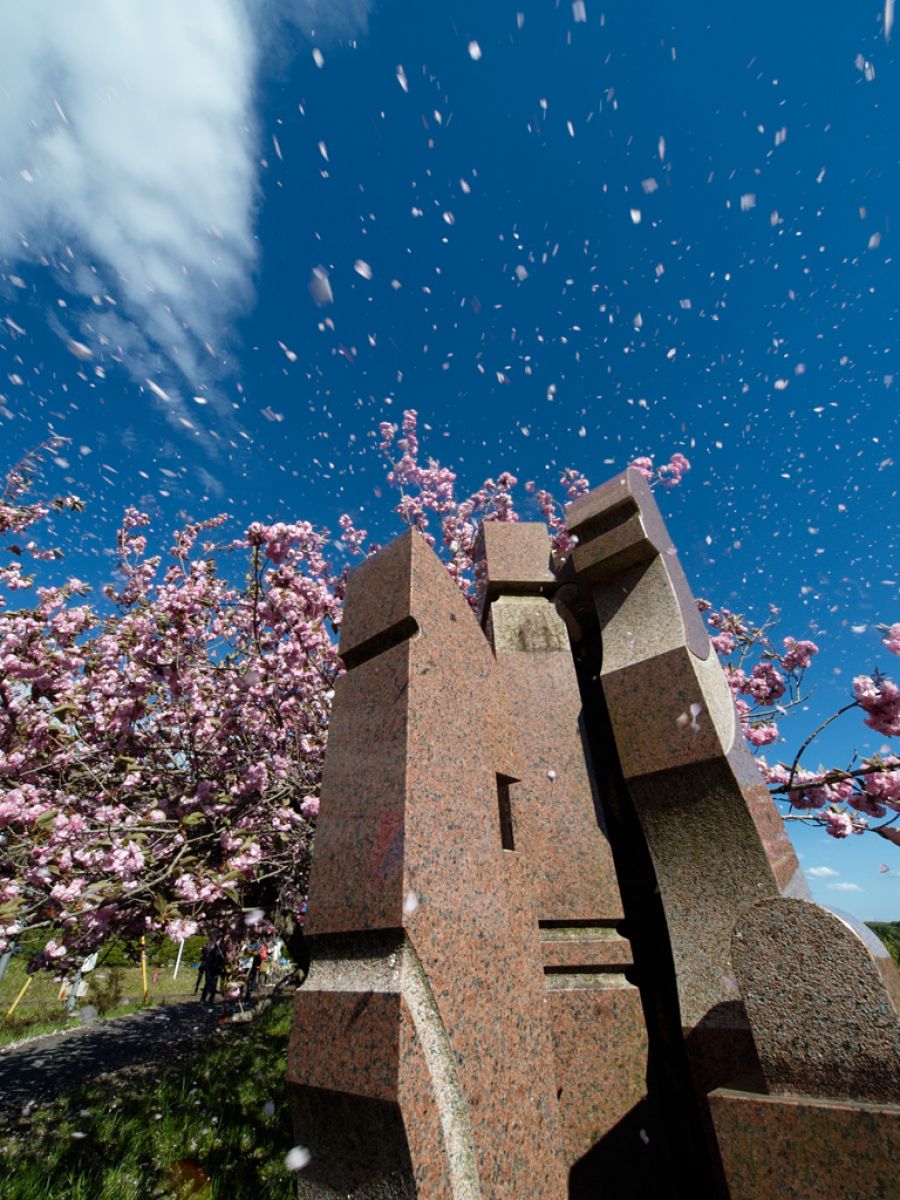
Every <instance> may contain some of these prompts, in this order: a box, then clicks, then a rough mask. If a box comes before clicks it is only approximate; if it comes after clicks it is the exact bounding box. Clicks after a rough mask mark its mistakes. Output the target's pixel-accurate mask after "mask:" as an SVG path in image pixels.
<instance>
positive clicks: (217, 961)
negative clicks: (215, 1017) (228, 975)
mask: <svg viewBox="0 0 900 1200" xmlns="http://www.w3.org/2000/svg"><path fill="white" fill-rule="evenodd" d="M224 972H225V955H224V954H223V953H222V948H221V946H220V945H219V943H218V941H214V942H213V943H212V945H211V946H210V948H209V953H208V954H207V956H206V964H205V975H206V978H205V981H204V984H203V991H202V992H201V993H200V1003H201V1004H205V1003H206V1002H207V997H208V998H209V1003H210V1004H213V1003H214V1002H215V999H216V992H217V990H218V987H219V978H220V977H221V976H222V975H223V974H224Z"/></svg>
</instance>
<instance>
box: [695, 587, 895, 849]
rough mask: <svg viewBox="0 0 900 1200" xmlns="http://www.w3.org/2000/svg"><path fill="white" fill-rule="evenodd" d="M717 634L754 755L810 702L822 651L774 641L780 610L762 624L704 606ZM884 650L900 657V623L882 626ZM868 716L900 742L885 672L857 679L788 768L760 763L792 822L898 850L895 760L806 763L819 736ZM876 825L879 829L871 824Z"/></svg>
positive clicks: (881, 757)
mask: <svg viewBox="0 0 900 1200" xmlns="http://www.w3.org/2000/svg"><path fill="white" fill-rule="evenodd" d="M698 603H699V607H700V610H701V612H704V613H705V614H706V619H707V621H708V623H709V625H710V627H711V630H712V644H713V647H714V648H715V650H716V652H717V653H718V655H719V658H720V659H721V661H722V663H723V666H724V668H725V677H726V679H727V681H728V685H729V687H730V688H731V691H732V694H733V696H734V701H735V705H736V707H737V711H738V717H739V719H740V722H741V728H742V730H743V733H744V736H745V738H746V739H747V741H748V742H749V744H750V746H751V747H752V748H753V749H754V751H758V750H759V749H761V748H762V747H763V746H769V745H772V744H773V743H775V742H776V741H779V740H781V728H780V724H779V723H780V721H781V719H782V718H783V717H786V716H787V715H788V712H789V710H790V709H792V708H795V707H796V706H797V705H799V704H801V703H803V702H804V700H805V699H806V695H805V693H804V690H803V685H804V675H805V673H806V670H807V668H808V667H809V666H810V664H811V662H812V660H813V658H814V657H815V655H816V654H818V652H819V647H818V646H817V645H816V643H815V642H812V641H808V640H799V641H798V640H797V639H796V638H793V637H785V638H783V639H782V642H781V646H780V647H779V646H777V645H776V644H775V641H774V639H773V637H772V636H771V633H772V629H773V627H774V626H775V625H776V624H777V622H778V618H779V614H778V610H777V609H775V608H773V609H771V610H770V614H769V616H768V618H767V619H766V620H765V621H764V622H763V623H762V624H761V625H754V624H753V623H752V622H750V621H748V620H747V619H746V618H745V617H744V616H743V615H741V614H739V613H732V612H730V611H729V610H728V609H726V608H723V609H719V610H716V609H714V608H713V607H712V605H711V604H710V603H709V601H707V600H700V601H699V602H698ZM881 632H882V633H883V635H884V636H883V638H882V644H883V645H884V646H885V648H886V649H887V650H889V651H890V652H891V653H893V654H900V624H895V625H891V626H883V627H881ZM854 711H855V712H856V713H857V714H858V715H862V717H863V720H864V723H865V724H866V725H867V726H868V728H869V729H872V730H874V731H875V732H876V733H880V734H883V735H884V736H885V737H897V736H900V688H898V687H897V685H896V684H895V683H893V682H892V680H890V679H889V678H888V677H887V676H886V675H884V674H882V673H881V672H879V671H877V670H876V671H873V672H872V673H871V674H866V675H857V676H856V677H855V679H854V680H853V692H852V696H851V698H850V699H849V700H848V702H847V703H846V704H845V705H843V706H842V707H841V708H839V709H838V710H837V711H836V712H834V713H832V714H831V715H830V716H828V717H827V718H826V719H825V720H823V721H822V722H821V723H820V724H819V725H818V726H817V728H816V729H814V730H813V732H812V733H811V734H810V735H809V737H807V738H806V740H805V741H804V742H803V743H802V745H801V746H800V747H799V749H798V750H797V752H796V753H795V754H794V756H793V758H792V759H791V760H790V761H789V762H778V763H769V762H767V760H766V759H765V758H762V757H761V758H759V759H758V765H759V768H760V771H761V772H762V775H763V778H764V779H765V781H766V782H767V783H768V784H769V785H770V787H771V791H772V795H773V796H774V798H775V799H776V800H777V801H778V802H779V803H780V804H781V805H782V806H783V807H784V809H785V817H786V819H787V820H789V821H796V820H802V821H805V822H807V823H811V824H814V825H819V826H822V827H823V828H824V829H825V831H826V832H827V833H828V834H830V836H831V837H834V838H846V837H849V836H850V835H851V834H861V833H866V832H872V833H878V834H879V835H880V836H881V837H884V838H886V839H887V840H888V841H891V842H893V843H894V844H895V845H900V829H897V828H896V822H897V821H898V818H900V770H898V768H900V758H898V757H897V755H895V754H893V753H882V754H876V755H870V756H869V757H867V758H863V759H861V760H858V759H857V757H856V756H854V758H853V760H852V761H851V762H850V763H849V764H848V765H847V766H846V767H826V766H821V765H820V766H819V767H818V769H817V770H810V769H808V768H807V767H804V766H801V763H800V760H801V759H802V758H803V756H804V754H805V753H806V752H807V750H809V749H810V747H811V746H813V744H814V743H815V741H816V740H817V739H818V738H819V737H820V735H821V734H822V733H823V732H824V731H825V729H827V728H828V727H829V726H830V725H831V724H832V723H833V722H835V721H836V720H838V718H840V717H842V716H844V714H846V713H850V712H854ZM873 819H874V820H875V821H878V822H880V824H873Z"/></svg>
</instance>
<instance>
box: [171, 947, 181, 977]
mask: <svg viewBox="0 0 900 1200" xmlns="http://www.w3.org/2000/svg"><path fill="white" fill-rule="evenodd" d="M183 950H184V939H182V940H181V941H180V942H179V944H178V956H177V958H176V959H175V970H174V971H173V972H172V978H173V979H177V978H178V968H179V967H180V966H181V952H182V951H183Z"/></svg>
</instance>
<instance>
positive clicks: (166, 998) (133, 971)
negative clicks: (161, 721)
mask: <svg viewBox="0 0 900 1200" xmlns="http://www.w3.org/2000/svg"><path fill="white" fill-rule="evenodd" d="M24 959H25V955H24V954H22V955H16V956H15V957H14V958H13V960H12V962H11V963H10V964H9V969H8V970H7V972H6V975H5V977H4V979H3V982H2V983H0V1045H5V1044H7V1043H9V1042H15V1041H18V1040H19V1039H21V1038H24V1037H34V1036H36V1035H37V1034H39V1033H49V1032H52V1031H53V1030H55V1029H67V1028H69V1027H70V1026H72V1025H77V1024H79V1021H78V1018H77V1017H76V1018H74V1020H73V1019H70V1018H69V1017H68V1016H67V1013H66V1006H65V1003H63V1002H62V1001H60V999H59V986H60V985H59V983H58V982H56V981H55V980H54V979H53V977H52V976H51V975H48V974H47V973H46V972H44V971H39V972H38V973H37V974H36V975H35V976H34V978H33V979H32V981H31V984H30V985H29V988H28V991H27V992H26V993H25V995H24V997H23V998H22V1000H21V1001H20V1003H19V1005H18V1007H17V1008H16V1011H15V1012H14V1013H13V1015H12V1017H11V1018H10V1019H9V1020H8V1021H7V1020H4V1019H3V1018H4V1017H5V1015H6V1013H7V1011H8V1010H9V1008H10V1006H11V1005H12V1003H13V1001H14V1000H15V998H16V996H17V995H18V994H19V991H20V989H21V987H22V984H23V983H24V982H25V979H26V974H25V962H24ZM119 970H120V971H121V973H122V983H123V991H122V1002H121V1003H120V1004H117V1005H116V1006H115V1007H114V1008H113V1009H112V1010H111V1011H110V1012H109V1013H107V1014H106V1015H107V1016H110V1017H113V1016H116V1017H118V1016H122V1014H123V1013H127V1012H132V1011H133V1010H134V1009H136V1008H140V1007H141V1003H142V995H143V993H142V987H141V968H140V967H139V966H128V967H121V968H119ZM105 973H106V972H105V969H104V968H98V970H97V972H96V975H97V976H98V977H102V976H103V975H104V974H105ZM87 978H88V979H90V976H88V977H87ZM196 979H197V972H196V971H192V970H191V969H190V966H189V965H188V964H187V963H185V962H183V963H182V964H181V967H180V968H179V971H178V978H177V979H174V980H173V979H172V967H171V966H165V967H156V966H153V965H150V966H148V968H147V984H148V990H149V1003H150V1004H177V1003H179V1002H181V1001H183V1000H187V999H189V998H190V997H191V996H192V995H193V991H194V983H195V982H196ZM78 1003H79V1005H83V1004H90V1003H91V999H90V997H89V996H88V997H85V998H84V999H82V1000H80V1001H79V1002H78Z"/></svg>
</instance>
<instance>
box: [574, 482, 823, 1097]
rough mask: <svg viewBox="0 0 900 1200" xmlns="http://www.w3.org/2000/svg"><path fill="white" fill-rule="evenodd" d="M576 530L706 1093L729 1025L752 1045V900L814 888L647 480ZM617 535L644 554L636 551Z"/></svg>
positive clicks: (610, 498) (581, 513) (583, 512)
mask: <svg viewBox="0 0 900 1200" xmlns="http://www.w3.org/2000/svg"><path fill="white" fill-rule="evenodd" d="M570 521H571V523H572V526H573V527H574V530H575V532H576V533H578V535H579V537H580V538H581V544H580V546H579V547H578V551H577V552H576V555H575V567H576V573H577V575H578V578H579V579H580V581H581V582H582V584H583V585H584V586H586V587H588V588H590V590H591V592H592V596H593V602H594V608H595V612H596V614H597V620H598V622H599V625H600V629H601V632H602V637H603V661H602V667H601V679H602V684H603V690H604V694H605V696H606V701H607V706H608V709H609V714H610V719H611V721H612V725H613V730H614V733H615V738H616V746H617V749H618V752H619V757H620V761H621V764H622V770H623V774H624V776H625V779H626V781H627V785H628V792H629V795H630V798H631V800H632V802H633V804H634V806H635V809H636V811H637V814H638V817H639V819H640V822H641V826H642V828H643V832H644V836H645V837H646V841H647V845H648V847H649V850H650V854H651V857H652V860H653V866H654V869H655V872H656V877H657V881H658V884H659V889H660V895H661V898H662V902H663V906H664V909H665V915H666V922H667V925H668V930H669V938H670V941H671V945H672V951H673V955H674V959H675V969H676V976H677V984H678V998H679V1003H680V1006H681V1015H682V1021H683V1026H684V1031H685V1036H686V1037H688V1038H691V1036H692V1035H693V1037H692V1041H691V1043H690V1045H691V1047H692V1058H694V1060H695V1061H696V1062H697V1063H698V1066H700V1059H701V1057H702V1055H700V1053H699V1051H700V1047H701V1045H705V1046H707V1050H705V1051H704V1052H703V1053H705V1055H706V1059H707V1061H706V1063H705V1064H704V1065H702V1067H701V1074H702V1076H703V1079H704V1083H706V1082H710V1069H711V1066H712V1063H713V1062H714V1061H715V1060H716V1059H717V1058H720V1057H723V1054H722V1050H723V1046H722V1043H723V1040H724V1039H723V1038H722V1036H720V1034H719V1033H716V1032H713V1031H715V1030H722V1029H730V1030H731V1031H732V1035H733V1039H734V1044H735V1048H736V1049H737V1047H738V1045H742V1046H744V1047H747V1048H750V1047H751V1046H752V1043H751V1042H750V1041H749V1039H748V1038H747V1037H746V1029H747V1023H746V1018H745V1017H744V1015H743V1012H742V1008H741V1005H740V1002H739V996H738V993H737V988H736V984H735V982H734V979H733V973H732V970H731V965H730V953H731V946H730V943H731V929H732V927H733V924H734V921H735V918H736V916H737V914H738V913H739V912H740V911H741V909H742V908H743V907H744V905H745V904H747V903H749V902H750V901H753V900H757V899H761V898H762V897H765V896H769V895H773V896H776V895H778V894H779V892H780V891H782V890H788V891H790V890H800V891H805V884H804V882H803V879H802V874H801V873H800V870H799V867H798V864H797V860H796V856H795V855H794V852H793V849H792V848H791V845H790V842H789V841H788V838H787V834H786V833H785V831H784V827H783V823H782V821H781V819H780V817H779V816H778V814H777V812H776V811H775V808H774V805H773V803H772V801H771V799H770V798H769V796H768V794H767V792H766V789H765V787H764V786H763V785H762V783H761V782H760V781H759V779H758V776H757V775H756V772H755V768H754V766H753V763H752V761H751V760H750V756H749V754H748V752H747V751H746V749H745V748H744V745H743V742H742V739H741V738H740V736H739V735H738V734H737V729H736V721H735V717H734V708H733V704H732V701H731V696H730V694H729V692H728V689H727V686H726V685H725V682H724V678H723V675H722V670H721V668H720V667H719V665H718V663H717V661H716V659H715V655H714V654H712V652H711V649H710V644H709V638H708V636H707V635H706V633H705V631H704V629H703V624H702V621H701V619H700V616H699V614H698V612H697V608H696V604H695V603H694V600H693V597H692V595H691V593H690V589H689V587H688V585H687V581H686V580H685V577H684V573H683V571H682V570H681V567H680V565H679V562H678V557H677V554H676V553H675V549H674V547H673V546H672V544H671V541H670V540H669V537H668V534H667V533H666V530H665V526H664V524H663V522H662V519H661V517H660V515H659V510H658V509H657V507H656V503H655V501H654V500H653V496H652V494H651V492H650V490H649V488H648V487H647V485H646V482H645V481H644V480H643V478H642V477H641V476H640V475H639V473H638V472H636V471H634V470H629V471H626V472H624V473H623V474H622V475H621V476H618V477H617V478H616V479H613V480H611V481H610V482H609V483H607V484H605V485H604V486H603V487H602V488H598V489H597V490H596V491H595V492H592V493H590V494H589V495H588V496H585V497H584V498H583V499H582V500H579V501H578V502H577V503H576V504H575V505H573V506H572V508H571V509H570ZM617 531H622V535H621V539H620V540H623V544H625V543H627V544H628V545H629V546H631V547H632V549H631V550H630V551H629V552H628V553H627V554H625V553H623V551H622V546H621V545H620V544H619V541H617V540H616V538H617V537H618V533H617ZM598 665H599V664H598ZM741 1031H743V1033H742V1032H741ZM713 1042H715V1043H716V1044H717V1045H718V1046H719V1049H718V1050H714V1049H713V1045H712V1043H713ZM733 1059H734V1055H727V1054H725V1055H724V1061H723V1063H722V1070H723V1072H729V1071H731V1072H732V1074H733V1068H734V1067H740V1066H743V1069H750V1068H751V1067H752V1066H753V1065H754V1063H753V1059H752V1050H751V1057H750V1059H749V1061H746V1062H744V1063H743V1064H741V1063H740V1061H738V1062H734V1061H733ZM727 1079H728V1075H727V1074H725V1075H724V1076H723V1077H721V1078H719V1079H718V1080H716V1079H715V1078H714V1077H713V1079H712V1080H711V1082H712V1083H715V1082H719V1083H724V1082H727Z"/></svg>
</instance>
